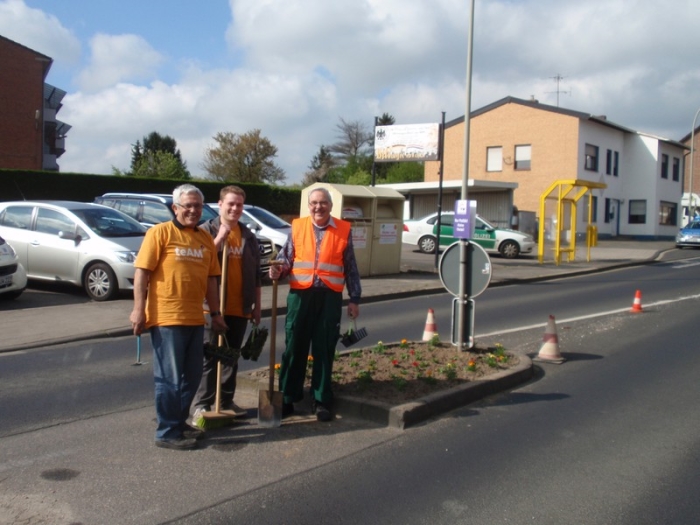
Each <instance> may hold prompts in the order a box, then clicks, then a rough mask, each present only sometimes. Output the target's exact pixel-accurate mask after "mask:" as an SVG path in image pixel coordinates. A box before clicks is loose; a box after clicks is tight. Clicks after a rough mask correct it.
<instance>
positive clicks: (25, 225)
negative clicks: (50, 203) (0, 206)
mask: <svg viewBox="0 0 700 525" xmlns="http://www.w3.org/2000/svg"><path fill="white" fill-rule="evenodd" d="M33 211H34V208H33V207H32V206H10V207H9V208H6V209H5V211H4V212H3V214H2V216H1V217H0V225H2V226H9V227H10V228H21V229H23V230H29V229H31V227H32V212H33Z"/></svg>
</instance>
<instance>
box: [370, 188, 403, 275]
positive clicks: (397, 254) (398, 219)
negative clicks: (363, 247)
mask: <svg viewBox="0 0 700 525" xmlns="http://www.w3.org/2000/svg"><path fill="white" fill-rule="evenodd" d="M367 190H369V192H370V193H372V194H373V195H374V197H375V199H374V210H375V212H374V230H373V235H372V250H371V255H370V267H369V274H370V275H391V274H397V273H400V272H401V237H402V234H403V206H404V202H405V200H406V198H405V197H404V196H403V195H402V194H401V193H399V192H398V191H396V190H392V189H390V188H377V187H376V186H370V187H368V188H367Z"/></svg>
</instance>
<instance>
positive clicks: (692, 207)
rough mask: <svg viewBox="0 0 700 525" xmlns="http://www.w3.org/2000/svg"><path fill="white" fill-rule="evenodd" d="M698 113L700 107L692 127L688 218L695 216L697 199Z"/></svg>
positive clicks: (699, 113) (698, 111) (699, 111)
mask: <svg viewBox="0 0 700 525" xmlns="http://www.w3.org/2000/svg"><path fill="white" fill-rule="evenodd" d="M698 115H700V109H698V110H697V111H696V112H695V118H694V119H693V127H692V128H690V129H691V131H690V187H689V192H688V193H689V195H690V200H689V202H688V218H689V219H692V218H693V217H694V216H695V199H694V195H695V194H694V193H693V157H695V121H697V120H698Z"/></svg>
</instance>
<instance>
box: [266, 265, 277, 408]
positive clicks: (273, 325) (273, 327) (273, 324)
mask: <svg viewBox="0 0 700 525" xmlns="http://www.w3.org/2000/svg"><path fill="white" fill-rule="evenodd" d="M276 339H277V279H273V280H272V315H271V317H270V374H269V375H270V380H269V385H268V388H269V390H268V392H269V395H270V403H272V392H273V391H274V388H275V361H276V360H277V359H276V356H275V341H276Z"/></svg>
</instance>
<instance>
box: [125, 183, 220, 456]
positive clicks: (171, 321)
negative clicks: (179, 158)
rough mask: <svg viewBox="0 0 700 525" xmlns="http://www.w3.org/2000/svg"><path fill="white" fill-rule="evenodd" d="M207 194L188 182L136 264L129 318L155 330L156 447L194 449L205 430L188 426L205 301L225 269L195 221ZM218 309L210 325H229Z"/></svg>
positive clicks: (214, 296) (214, 294) (211, 298)
mask: <svg viewBox="0 0 700 525" xmlns="http://www.w3.org/2000/svg"><path fill="white" fill-rule="evenodd" d="M203 206H204V196H203V195H202V192H201V191H199V189H197V188H196V187H195V186H192V185H191V184H183V185H182V186H178V187H177V188H175V191H174V192H173V211H174V213H175V219H173V220H172V221H170V222H164V223H161V224H157V225H155V226H153V227H152V228H151V229H149V230H148V231H147V232H146V237H145V238H144V240H143V244H142V245H141V249H140V250H139V254H138V256H137V257H136V261H135V262H134V266H135V267H136V272H135V275H134V308H133V310H132V312H131V315H130V317H129V319H130V321H131V325H132V327H133V330H134V334H135V335H140V334H141V333H142V332H143V331H144V329H146V328H147V329H149V331H150V334H151V344H152V345H153V376H154V380H155V405H156V416H157V421H158V426H157V429H156V441H155V443H156V446H158V447H161V448H169V449H175V450H187V449H192V448H196V446H197V441H196V439H197V438H198V437H200V435H201V431H200V430H198V429H194V428H192V427H190V426H189V425H188V424H187V422H186V421H187V418H188V417H189V412H190V405H191V403H192V399H193V397H194V394H195V392H196V390H197V386H198V385H199V380H200V378H201V376H202V358H203V353H204V315H203V314H202V302H203V301H204V299H205V297H206V299H207V301H208V302H209V304H219V289H218V287H217V283H216V278H217V276H219V275H220V274H221V269H220V267H219V261H218V259H217V257H216V247H215V246H214V242H213V240H212V238H211V235H209V234H208V233H207V232H205V231H202V230H201V229H199V228H198V227H197V224H198V223H199V220H200V218H201V216H202V208H203ZM215 314H216V312H212V316H213V317H212V328H213V329H214V330H215V331H218V332H223V331H224V330H225V329H226V324H225V323H224V321H223V319H222V318H221V315H219V316H218V317H217V316H216V315H215Z"/></svg>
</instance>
